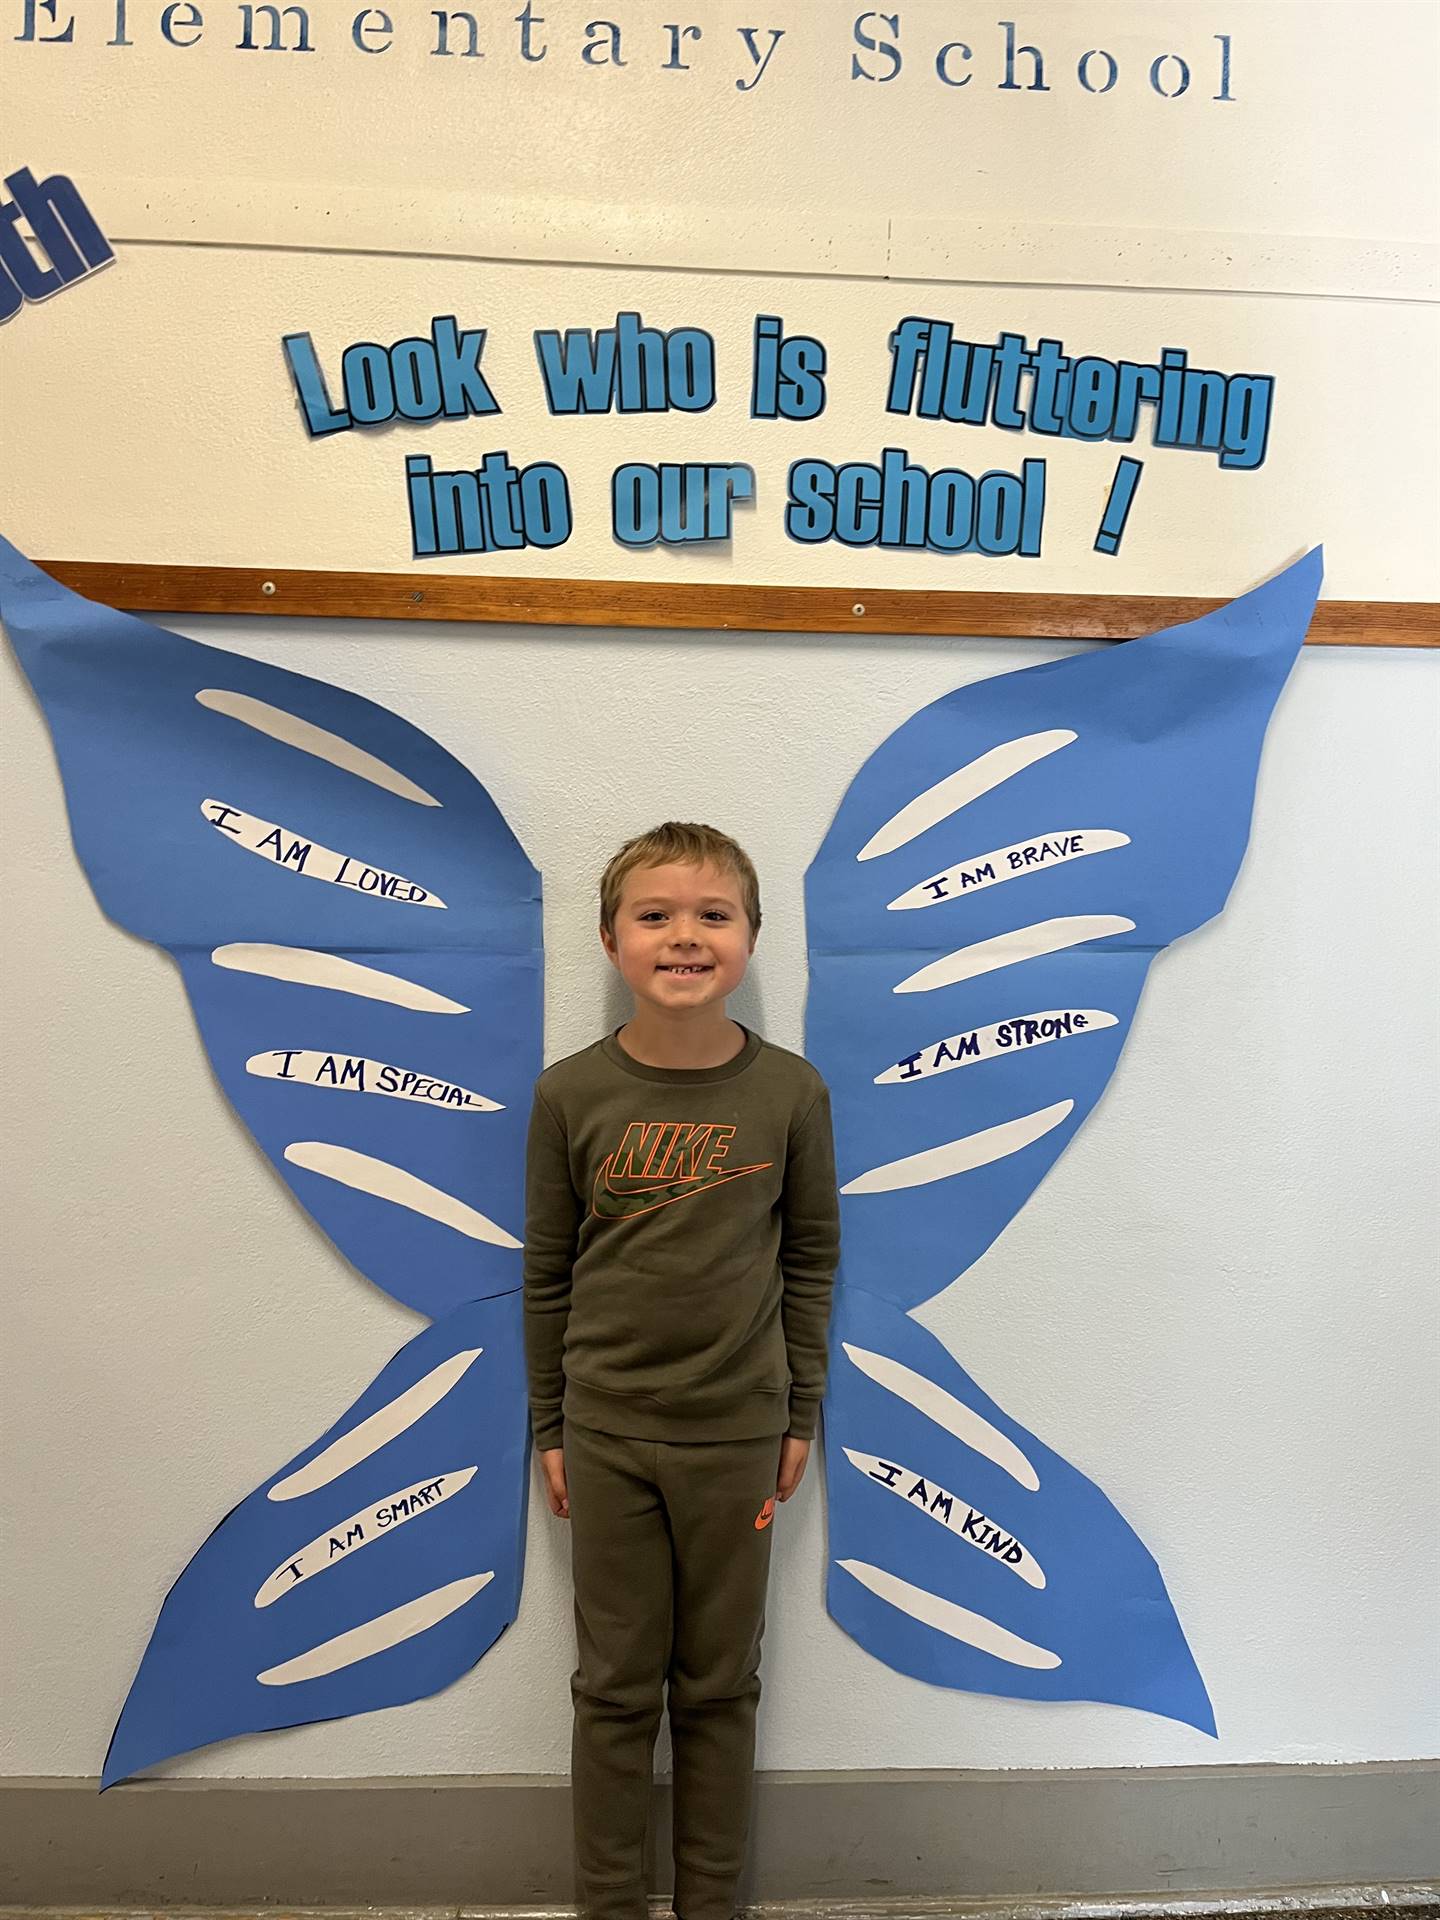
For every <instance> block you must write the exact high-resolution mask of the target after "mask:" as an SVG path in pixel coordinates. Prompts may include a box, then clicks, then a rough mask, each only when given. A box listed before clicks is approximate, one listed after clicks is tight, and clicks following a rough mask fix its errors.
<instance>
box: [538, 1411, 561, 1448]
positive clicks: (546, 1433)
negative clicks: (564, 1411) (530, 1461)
mask: <svg viewBox="0 0 1440 1920" xmlns="http://www.w3.org/2000/svg"><path fill="white" fill-rule="evenodd" d="M530 1431H531V1433H532V1434H533V1435H534V1438H535V1451H536V1452H537V1453H548V1452H549V1451H550V1449H551V1448H552V1447H560V1446H563V1445H564V1444H565V1421H564V1417H563V1416H562V1415H561V1414H558V1413H557V1414H550V1415H546V1416H545V1417H544V1418H543V1419H542V1418H541V1417H540V1416H539V1415H537V1414H536V1413H535V1412H534V1411H533V1410H532V1412H531V1414H530Z"/></svg>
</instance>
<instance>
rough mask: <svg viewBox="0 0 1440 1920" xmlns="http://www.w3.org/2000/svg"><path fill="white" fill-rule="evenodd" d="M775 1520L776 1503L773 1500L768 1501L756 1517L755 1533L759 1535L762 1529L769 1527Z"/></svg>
mask: <svg viewBox="0 0 1440 1920" xmlns="http://www.w3.org/2000/svg"><path fill="white" fill-rule="evenodd" d="M774 1518H775V1502H774V1501H773V1500H767V1501H766V1502H765V1504H764V1506H763V1507H761V1509H760V1511H759V1513H757V1514H756V1516H755V1531H756V1532H757V1533H759V1531H760V1530H761V1528H762V1527H768V1526H769V1524H770V1522H771V1521H772V1520H773V1519H774Z"/></svg>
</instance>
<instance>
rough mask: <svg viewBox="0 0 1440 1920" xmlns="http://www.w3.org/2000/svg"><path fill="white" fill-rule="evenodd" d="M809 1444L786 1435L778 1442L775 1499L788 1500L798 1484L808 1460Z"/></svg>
mask: <svg viewBox="0 0 1440 1920" xmlns="http://www.w3.org/2000/svg"><path fill="white" fill-rule="evenodd" d="M810 1447H811V1442H810V1441H808V1440H797V1439H796V1438H795V1436H794V1434H791V1433H787V1434H786V1435H785V1437H784V1439H783V1440H782V1441H781V1442H780V1474H779V1478H778V1479H777V1480H776V1483H775V1498H776V1499H777V1500H788V1499H789V1498H790V1496H791V1494H792V1493H794V1491H795V1489H796V1488H797V1487H798V1486H799V1484H800V1477H801V1475H802V1474H803V1473H804V1471H805V1462H806V1461H807V1460H808V1459H809V1458H810Z"/></svg>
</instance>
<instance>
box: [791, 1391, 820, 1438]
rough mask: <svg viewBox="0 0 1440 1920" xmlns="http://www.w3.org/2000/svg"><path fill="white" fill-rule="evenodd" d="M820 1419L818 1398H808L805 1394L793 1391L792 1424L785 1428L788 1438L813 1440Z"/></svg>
mask: <svg viewBox="0 0 1440 1920" xmlns="http://www.w3.org/2000/svg"><path fill="white" fill-rule="evenodd" d="M819 1419H820V1401H819V1400H818V1399H807V1398H805V1397H804V1396H801V1395H796V1394H793V1393H792V1394H791V1396H790V1424H789V1426H788V1427H787V1428H786V1429H785V1434H786V1438H787V1439H790V1440H813V1439H814V1438H815V1428H816V1426H817V1424H818V1423H819Z"/></svg>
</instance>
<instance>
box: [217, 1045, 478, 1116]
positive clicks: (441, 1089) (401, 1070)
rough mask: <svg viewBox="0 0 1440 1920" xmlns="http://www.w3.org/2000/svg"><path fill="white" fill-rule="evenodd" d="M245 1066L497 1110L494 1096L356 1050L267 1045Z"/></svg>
mask: <svg viewBox="0 0 1440 1920" xmlns="http://www.w3.org/2000/svg"><path fill="white" fill-rule="evenodd" d="M245 1071H246V1072H247V1073H253V1074H254V1075H255V1076H256V1078H257V1079H260V1080H283V1081H287V1082H293V1083H294V1084H295V1085H296V1086H302V1087H335V1088H337V1089H340V1090H341V1091H343V1092H346V1093H375V1094H383V1095H384V1096H385V1097H386V1098H388V1099H391V1100H416V1101H418V1102H419V1103H420V1105H421V1106H426V1107H439V1108H440V1109H441V1110H442V1112H445V1113H502V1112H503V1111H504V1108H503V1107H502V1105H501V1103H500V1102H499V1101H498V1100H487V1099H486V1097H485V1095H484V1094H483V1093H472V1092H471V1090H470V1088H469V1087H461V1086H457V1085H456V1084H455V1082H454V1081H453V1080H439V1079H436V1078H435V1077H434V1076H433V1075H432V1074H428V1073H416V1072H415V1071H414V1069H413V1068H411V1067H394V1066H391V1065H390V1064H389V1062H388V1061H385V1060H370V1059H367V1058H366V1057H365V1055H363V1054H358V1053H322V1052H318V1051H316V1050H314V1049H311V1048H306V1047H269V1048H267V1049H266V1050H265V1052H263V1053H252V1054H251V1056H250V1058H249V1059H248V1060H247V1061H246V1062H245Z"/></svg>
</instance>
